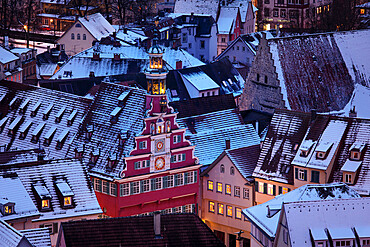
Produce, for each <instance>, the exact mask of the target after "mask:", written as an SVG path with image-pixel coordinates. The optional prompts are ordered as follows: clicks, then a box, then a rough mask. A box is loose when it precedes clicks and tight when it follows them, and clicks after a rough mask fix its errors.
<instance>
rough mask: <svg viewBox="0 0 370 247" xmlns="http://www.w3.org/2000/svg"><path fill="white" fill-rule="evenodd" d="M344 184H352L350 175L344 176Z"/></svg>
mask: <svg viewBox="0 0 370 247" xmlns="http://www.w3.org/2000/svg"><path fill="white" fill-rule="evenodd" d="M344 182H345V183H348V184H351V183H352V174H345V175H344Z"/></svg>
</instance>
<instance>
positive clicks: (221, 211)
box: [217, 203, 224, 215]
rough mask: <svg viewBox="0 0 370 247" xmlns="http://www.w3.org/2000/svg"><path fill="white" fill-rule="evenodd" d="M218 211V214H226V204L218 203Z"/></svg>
mask: <svg viewBox="0 0 370 247" xmlns="http://www.w3.org/2000/svg"><path fill="white" fill-rule="evenodd" d="M217 206H218V210H217V212H218V214H222V215H223V214H224V204H222V203H218V205H217Z"/></svg>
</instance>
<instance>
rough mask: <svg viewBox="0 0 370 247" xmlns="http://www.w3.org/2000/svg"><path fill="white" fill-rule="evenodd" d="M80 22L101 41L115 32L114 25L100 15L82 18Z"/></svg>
mask: <svg viewBox="0 0 370 247" xmlns="http://www.w3.org/2000/svg"><path fill="white" fill-rule="evenodd" d="M78 20H79V22H81V24H82V25H83V26H84V27H85V28H86V29H87V30H88V31H89V32H90V34H91V35H92V36H93V37H94V38H96V39H97V40H99V41H100V40H101V38H104V37H107V36H109V35H110V34H113V32H115V29H114V28H113V27H112V25H111V24H110V23H109V22H108V21H107V20H106V19H105V18H104V17H103V16H102V15H101V14H100V13H96V14H93V15H89V16H86V17H80V18H78Z"/></svg>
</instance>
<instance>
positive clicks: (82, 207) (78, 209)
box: [0, 159, 102, 221]
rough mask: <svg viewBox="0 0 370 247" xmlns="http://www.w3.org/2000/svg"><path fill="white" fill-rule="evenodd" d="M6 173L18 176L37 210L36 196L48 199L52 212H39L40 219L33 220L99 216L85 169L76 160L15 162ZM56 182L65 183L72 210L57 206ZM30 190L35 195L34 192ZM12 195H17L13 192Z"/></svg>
mask: <svg viewBox="0 0 370 247" xmlns="http://www.w3.org/2000/svg"><path fill="white" fill-rule="evenodd" d="M0 172H2V173H3V174H4V172H5V171H4V170H2V169H1V168H0ZM6 172H13V173H16V174H17V175H18V177H19V180H20V181H21V182H22V184H23V186H24V187H25V189H26V190H27V192H28V194H29V196H30V197H31V198H32V201H33V203H34V205H35V206H37V207H39V205H38V201H37V199H36V198H37V196H39V195H40V194H41V195H43V196H47V197H48V198H50V204H51V206H52V209H51V210H50V211H43V212H40V217H39V218H37V219H33V221H43V220H52V219H62V218H71V217H78V216H87V215H94V214H99V213H102V210H101V208H100V206H99V203H98V200H97V199H96V196H95V193H94V190H93V188H92V185H91V183H90V182H89V180H90V178H89V175H88V173H87V169H86V167H85V166H84V165H82V163H81V162H80V161H79V160H77V159H66V160H53V161H47V162H29V163H18V164H13V165H11V166H8V167H7V168H6ZM60 181H64V182H67V183H68V185H69V187H70V189H71V190H72V191H73V193H74V196H73V199H72V200H73V201H74V203H73V205H74V207H72V208H68V209H65V208H63V205H61V202H60V200H59V197H58V194H57V193H58V192H57V189H56V186H55V184H57V183H58V182H60ZM41 187H43V188H44V189H43V188H41ZM32 188H34V189H35V190H36V192H39V193H34V191H33V189H32ZM40 188H41V190H40ZM14 193H18V192H17V191H14Z"/></svg>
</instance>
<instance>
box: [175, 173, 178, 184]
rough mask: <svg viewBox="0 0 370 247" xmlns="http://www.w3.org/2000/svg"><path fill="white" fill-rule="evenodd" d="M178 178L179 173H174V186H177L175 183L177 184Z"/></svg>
mask: <svg viewBox="0 0 370 247" xmlns="http://www.w3.org/2000/svg"><path fill="white" fill-rule="evenodd" d="M178 178H179V174H176V175H175V186H177V185H178V184H177V182H178V181H177V180H178Z"/></svg>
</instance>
